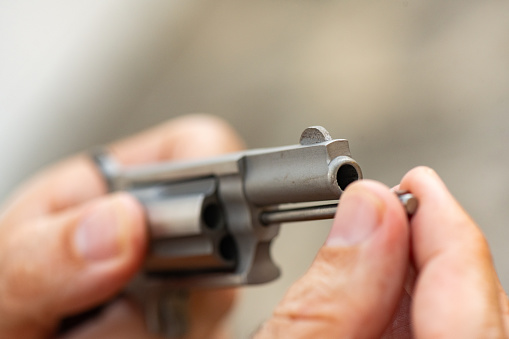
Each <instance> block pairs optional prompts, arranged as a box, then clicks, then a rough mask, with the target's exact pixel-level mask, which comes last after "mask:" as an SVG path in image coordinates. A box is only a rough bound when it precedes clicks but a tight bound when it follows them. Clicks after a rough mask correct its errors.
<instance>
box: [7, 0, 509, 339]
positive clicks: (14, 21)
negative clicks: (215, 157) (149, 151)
mask: <svg viewBox="0 0 509 339" xmlns="http://www.w3.org/2000/svg"><path fill="white" fill-rule="evenodd" d="M193 112H208V113H212V114H215V115H218V116H220V117H223V118H225V119H226V120H228V121H229V122H230V123H231V124H232V125H233V126H234V127H235V128H236V129H237V130H238V131H239V133H240V134H241V135H242V136H243V137H244V138H245V140H246V142H247V144H248V146H249V147H250V148H253V147H269V146H279V145H286V144H294V143H297V142H298V139H299V136H300V133H301V131H302V130H303V129H304V128H305V127H307V126H310V125H323V126H325V127H326V128H327V129H328V130H329V132H330V133H331V135H332V136H333V137H335V138H346V139H348V140H349V141H350V147H351V151H352V154H353V157H354V158H355V159H356V160H357V161H358V162H359V163H360V165H361V167H362V169H363V171H364V175H365V177H367V178H373V179H377V180H380V181H382V182H384V183H386V184H388V185H395V184H397V183H398V182H399V180H400V179H401V177H402V176H403V175H404V173H405V172H406V171H408V170H409V169H411V168H412V167H414V166H417V165H428V166H431V167H433V168H435V169H436V170H437V172H438V173H439V174H440V175H441V176H442V177H443V179H444V180H445V182H446V183H447V185H448V186H449V187H450V189H451V191H452V192H453V193H454V194H455V195H456V197H457V198H458V199H459V200H460V202H461V203H462V204H463V205H464V207H465V209H466V210H467V211H469V212H470V214H471V215H472V216H473V217H474V219H475V220H476V221H477V222H478V223H479V224H480V225H481V226H482V228H483V230H484V232H485V233H486V236H487V238H488V241H489V243H490V244H491V246H492V248H493V254H494V259H495V262H496V265H497V268H498V271H499V274H500V277H501V280H502V283H503V285H504V286H505V288H506V289H508V288H509V259H508V254H509V247H508V246H507V241H508V240H509V227H507V220H508V218H509V208H508V203H509V193H508V192H509V175H508V174H509V149H508V147H507V146H508V145H509V2H507V1H489V0H488V1H483V2H474V1H459V0H458V1H447V2H443V1H410V0H408V1H382V2H377V3H373V2H358V1H304V0H300V1H298V0H296V1H283V0H276V1H274V0H272V1H268V0H259V1H234V0H215V1H209V0H201V1H190V0H185V1H184V0H177V1H125V0H105V1H97V2H90V1H71V2H70V1H57V0H46V1H29V0H18V1H15V2H13V1H11V2H7V1H4V2H2V3H1V4H0V159H2V160H1V166H0V199H1V200H3V199H5V198H7V196H8V194H9V192H10V191H11V190H12V189H13V188H14V187H15V186H16V185H18V184H19V183H20V182H21V181H22V180H23V179H25V178H27V177H28V176H30V175H31V174H32V173H34V172H35V171H37V170H38V169H40V168H41V167H43V166H45V165H47V164H49V163H51V162H53V161H55V160H57V159H59V158H62V157H64V156H67V155H69V154H72V153H74V152H77V151H79V150H83V149H86V148H88V147H90V146H92V145H97V144H103V143H106V142H109V141H112V140H114V139H117V138H119V137H122V136H125V135H128V134H131V133H133V132H136V131H139V130H141V129H143V128H146V127H148V126H152V125H154V124H157V123H159V122H161V121H164V120H167V119H169V118H172V117H175V116H178V115H182V114H186V113H193ZM329 227H330V221H323V222H315V223H302V224H298V225H287V226H283V228H282V232H281V234H280V237H279V239H278V240H277V241H276V243H275V246H274V248H273V254H274V257H275V259H276V261H277V262H278V263H279V264H280V266H281V267H282V269H283V277H282V278H281V279H280V280H278V281H277V282H275V283H271V284H268V285H265V286H259V287H248V288H245V289H244V290H243V292H242V296H241V298H240V300H239V303H238V305H237V308H236V310H235V312H234V313H233V315H232V319H231V321H232V324H233V326H234V331H235V337H237V338H245V337H247V336H248V335H249V334H250V333H252V332H253V331H254V330H255V329H256V328H257V326H259V324H260V323H261V322H262V321H263V320H264V319H266V318H267V317H269V316H270V314H271V310H272V308H273V307H274V305H275V304H276V303H277V302H278V301H279V300H280V299H281V297H282V295H283V293H284V291H285V290H286V288H287V287H288V286H289V285H290V284H291V282H292V281H294V280H296V279H297V278H298V277H299V276H300V275H301V274H302V273H303V272H305V270H306V268H307V267H308V265H309V264H310V263H311V261H312V260H313V257H314V255H315V253H316V251H317V250H318V248H319V246H320V245H321V244H322V243H323V241H324V239H325V237H326V235H327V232H328V229H329Z"/></svg>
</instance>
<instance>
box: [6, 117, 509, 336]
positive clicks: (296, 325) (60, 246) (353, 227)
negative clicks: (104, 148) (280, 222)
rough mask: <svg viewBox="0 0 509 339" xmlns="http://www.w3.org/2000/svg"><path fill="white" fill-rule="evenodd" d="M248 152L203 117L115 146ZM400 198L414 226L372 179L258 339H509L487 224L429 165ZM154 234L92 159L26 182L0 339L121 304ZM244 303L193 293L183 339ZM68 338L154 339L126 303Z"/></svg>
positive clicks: (138, 156)
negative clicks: (410, 197) (411, 200)
mask: <svg viewBox="0 0 509 339" xmlns="http://www.w3.org/2000/svg"><path fill="white" fill-rule="evenodd" d="M241 148H242V142H241V141H240V139H239V138H238V137H237V135H236V134H235V133H234V132H233V131H232V129H231V128H230V127H229V126H228V125H226V124H225V123H224V122H222V121H220V120H217V119H215V118H212V117H209V116H203V115H197V116H188V117H185V118H180V119H176V120H173V121H170V122H168V123H166V124H164V125H161V126H159V127H156V128H155V129H152V130H149V131H147V132H144V133H142V134H139V135H136V136H134V137H131V138H129V139H126V140H123V141H120V142H118V143H115V144H113V145H111V146H110V150H111V151H112V154H113V156H114V157H115V159H116V160H117V161H118V162H120V163H121V164H124V165H134V164H144V163H151V162H158V161H164V160H177V159H188V158H196V157H204V156H211V155H215V154H219V153H224V152H232V151H236V150H239V149H241ZM398 188H400V189H403V190H408V191H410V192H412V193H413V194H414V195H415V196H416V197H417V198H418V200H419V208H418V211H417V213H416V214H415V215H414V216H413V217H412V218H411V219H410V221H409V220H408V218H407V217H406V215H405V212H404V210H403V208H402V206H401V204H400V202H399V201H398V200H397V198H396V197H395V195H394V193H392V192H391V190H390V189H389V188H388V187H386V186H384V185H382V184H380V183H377V182H374V181H369V180H362V181H359V182H356V183H353V184H351V185H350V186H349V187H348V188H347V189H346V191H345V193H344V195H343V196H342V198H341V204H340V207H339V208H338V212H337V215H336V218H335V220H334V222H333V226H332V229H331V232H330V235H329V237H328V239H327V241H326V243H325V244H324V246H323V247H322V249H321V250H320V251H319V253H318V255H317V257H316V259H315V261H314V263H313V265H312V266H311V267H310V269H309V271H308V272H307V273H306V274H305V275H304V276H303V277H302V278H301V279H300V280H299V281H297V282H296V283H295V284H294V285H293V286H292V287H291V288H290V289H289V291H288V293H287V294H286V296H285V297H284V298H283V300H282V301H281V303H280V304H279V306H277V308H276V309H275V311H274V313H273V316H272V317H271V318H270V319H269V320H268V321H267V322H266V323H265V324H263V325H262V326H261V328H260V330H259V331H258V332H257V333H256V334H255V335H254V337H255V338H257V339H260V338H264V339H265V338H380V337H382V338H413V337H415V338H505V337H507V336H508V333H507V328H508V319H509V317H508V314H509V311H508V310H509V307H508V299H507V297H506V294H505V292H504V291H503V289H502V288H501V286H500V283H499V281H498V278H497V275H496V272H495V269H494V267H493V262H492V258H491V254H490V250H489V247H488V244H487V242H486V240H485V238H484V236H483V234H482V232H481V231H480V229H479V228H478V226H477V225H476V224H475V222H474V221H473V220H472V219H471V218H470V217H469V216H468V215H467V214H466V213H465V211H464V210H463V209H462V208H461V206H460V205H459V204H458V203H457V202H456V200H455V199H454V198H453V197H452V196H451V194H450V193H449V192H448V190H447V188H446V187H445V185H444V183H443V182H442V181H441V180H440V178H439V177H438V175H437V174H436V173H435V172H434V171H433V170H431V169H429V168H425V167H419V168H416V169H413V170H412V171H410V172H409V173H408V174H407V175H406V176H405V177H404V178H403V180H402V181H401V184H400V185H399V187H398ZM106 221H107V222H106ZM105 224H107V225H108V228H107V230H105V228H104V227H101V226H103V225H105ZM145 230H146V225H145V221H144V216H143V209H142V207H141V206H140V204H139V203H138V202H137V201H136V200H135V199H134V198H133V197H131V196H130V195H128V194H127V193H115V194H106V188H105V186H104V183H103V181H102V179H101V177H100V175H99V174H98V172H97V170H96V169H95V167H94V166H93V165H92V163H91V162H90V161H89V160H88V159H87V157H86V156H84V155H78V156H75V157H73V158H70V159H67V160H65V161H63V162H61V163H59V164H56V165H55V166H53V167H51V168H49V169H47V170H45V171H43V172H41V173H40V174H38V175H37V176H35V177H34V178H33V179H32V180H30V181H28V182H27V183H26V184H25V185H23V186H22V187H21V188H20V189H19V190H18V191H17V192H15V193H14V194H13V195H12V197H11V198H10V199H9V200H8V201H7V202H6V204H5V205H4V206H3V208H2V209H1V210H0V339H3V338H53V337H55V334H54V331H55V328H56V327H57V325H58V323H59V321H60V320H61V319H62V318H64V317H66V316H69V315H71V314H73V313H76V312H80V311H83V310H86V309H89V308H91V307H93V306H94V305H97V304H100V303H102V302H104V301H106V300H109V299H110V298H111V297H113V296H115V295H116V294H118V292H119V291H121V290H122V289H123V288H124V286H125V284H126V283H127V282H128V281H129V279H130V278H131V277H132V276H133V275H134V274H135V273H136V271H137V270H138V269H139V268H140V266H141V264H142V261H143V258H144V254H145V251H146V242H147V239H146V233H145ZM98 234H100V236H97V235H98ZM234 296H235V292H234V291H233V290H219V291H200V292H195V293H194V294H193V295H192V296H191V331H190V333H189V334H188V336H186V338H225V337H227V336H228V333H227V331H226V330H225V328H224V324H223V319H224V317H225V315H226V314H227V313H228V311H229V310H230V308H231V306H232V303H233V300H234ZM65 338H67V339H88V338H133V339H134V338H154V337H153V336H151V335H149V334H147V333H146V331H145V329H144V325H143V320H142V318H141V315H140V313H139V311H138V310H137V309H136V307H134V305H132V304H131V303H130V302H129V301H127V300H119V301H117V302H115V303H113V304H112V305H111V306H109V307H108V308H107V309H106V310H105V311H104V312H103V313H102V314H101V315H100V316H99V317H98V318H96V319H94V320H93V321H91V322H88V323H86V324H84V325H82V326H81V327H79V328H77V329H76V330H74V331H72V332H71V333H68V334H67V335H66V337H65Z"/></svg>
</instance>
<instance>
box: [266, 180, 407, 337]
mask: <svg viewBox="0 0 509 339" xmlns="http://www.w3.org/2000/svg"><path fill="white" fill-rule="evenodd" d="M407 224H408V222H407V219H406V215H405V212H404V210H403V208H402V206H401V203H400V202H399V201H398V199H397V198H396V196H395V195H394V194H393V193H391V192H390V190H389V189H388V188H387V187H385V186H383V185H381V184H379V183H376V182H372V181H360V182H356V183H353V184H351V185H350V186H349V187H348V188H347V189H346V191H345V193H344V194H343V196H342V197H341V202H340V204H339V208H338V211H337V214H336V218H335V220H334V224H333V227H332V230H331V232H330V234H329V238H328V239H327V242H326V244H325V246H324V247H323V248H322V249H321V250H320V252H319V253H318V256H317V258H316V259H315V262H314V263H313V265H312V266H311V268H310V269H309V271H308V272H307V273H306V275H305V276H304V277H303V278H302V279H301V280H299V281H298V282H297V283H296V284H295V285H293V286H292V287H291V289H290V290H289V292H288V293H287V295H286V296H285V298H284V299H283V301H282V302H281V303H280V304H279V306H278V307H277V308H276V310H275V312H274V315H273V317H272V318H271V319H270V320H269V321H268V322H267V323H266V324H265V325H264V326H263V327H262V329H261V331H260V332H259V333H258V335H257V337H256V338H352V337H355V338H376V337H380V336H381V335H382V333H383V331H384V330H385V328H386V327H387V326H388V324H389V322H390V320H391V318H392V315H393V313H394V311H395V310H396V306H397V304H398V301H399V299H400V296H401V292H402V290H403V282H404V279H405V276H406V268H407V265H408V229H407V226H408V225H407Z"/></svg>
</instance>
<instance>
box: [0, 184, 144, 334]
mask: <svg viewBox="0 0 509 339" xmlns="http://www.w3.org/2000/svg"><path fill="white" fill-rule="evenodd" d="M145 239H146V236H145V224H144V219H143V210H142V207H141V206H140V205H139V203H138V202H137V201H136V200H135V199H134V198H132V197H131V196H129V195H128V194H126V193H121V194H115V195H111V196H107V197H103V198H100V199H97V200H95V201H93V202H91V203H88V204H85V205H82V206H78V207H76V208H73V209H68V210H65V211H63V212H60V213H57V214H54V215H51V216H47V217H43V218H41V219H37V220H31V221H29V222H27V223H25V224H21V225H1V227H0V314H2V318H0V337H1V338H4V337H6V338H21V337H23V338H38V337H41V336H43V335H44V334H45V333H47V332H49V331H51V330H52V329H53V328H54V327H55V325H56V324H57V322H58V321H59V319H60V318H62V317H63V316H65V315H69V314H71V313H75V312H78V311H82V310H84V309H86V308H89V307H91V306H93V305H95V304H98V303H100V302H101V301H103V300H106V299H107V298H110V297H112V296H113V295H115V294H116V293H117V292H118V290H119V289H121V287H122V286H123V285H124V284H125V283H126V282H127V281H128V280H129V278H130V277H131V276H132V275H133V274H134V272H135V271H136V270H137V269H138V267H139V265H140V264H141V262H142V259H143V255H144V252H145Z"/></svg>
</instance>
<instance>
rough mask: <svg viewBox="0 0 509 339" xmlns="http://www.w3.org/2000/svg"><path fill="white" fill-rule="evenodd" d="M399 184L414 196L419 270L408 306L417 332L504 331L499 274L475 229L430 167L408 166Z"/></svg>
mask: <svg viewBox="0 0 509 339" xmlns="http://www.w3.org/2000/svg"><path fill="white" fill-rule="evenodd" d="M401 189H403V190H408V191H410V192H412V193H413V194H414V195H415V196H416V197H417V199H418V200H419V209H418V211H417V213H416V214H415V215H414V216H413V218H412V221H411V230H412V232H411V233H412V251H413V258H414V260H415V265H416V269H417V272H418V278H417V283H416V286H415V290H414V300H413V307H412V309H413V313H412V320H413V328H414V331H415V334H416V336H417V337H418V338H437V337H440V338H481V337H482V338H492V337H501V336H503V323H502V319H501V310H500V306H499V293H498V288H497V282H498V279H497V277H496V273H495V269H494V266H493V261H492V258H491V254H490V250H489V247H488V244H487V242H486V239H485V238H484V236H483V234H482V232H481V231H480V229H479V228H478V227H477V225H476V224H475V222H474V221H473V220H472V219H471V218H470V217H469V216H468V215H467V214H466V213H465V211H464V210H463V209H462V208H461V206H460V205H459V204H458V202H457V201H456V200H455V199H454V198H453V197H452V195H451V194H450V193H449V191H448V190H447V188H446V187H445V185H444V183H443V182H442V181H441V180H440V178H439V177H438V175H437V174H436V173H435V172H434V171H433V170H431V169H429V168H425V167H419V168H416V169H414V170H412V171H410V172H409V173H408V174H407V175H406V176H405V177H404V178H403V180H402V182H401Z"/></svg>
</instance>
